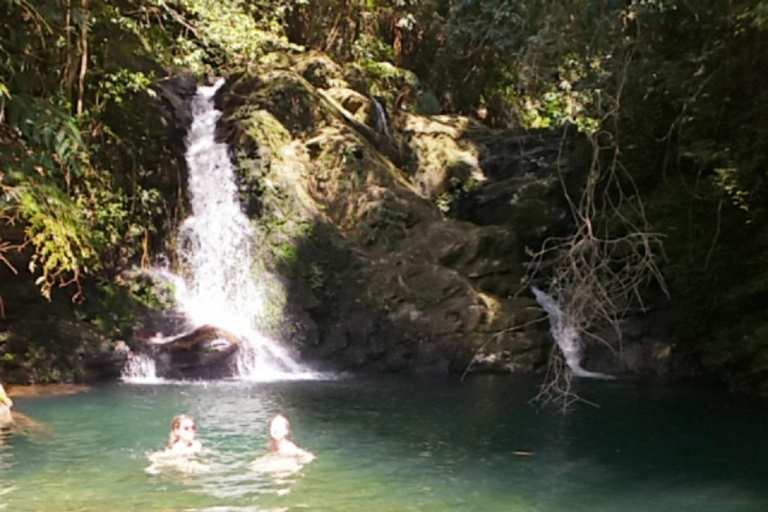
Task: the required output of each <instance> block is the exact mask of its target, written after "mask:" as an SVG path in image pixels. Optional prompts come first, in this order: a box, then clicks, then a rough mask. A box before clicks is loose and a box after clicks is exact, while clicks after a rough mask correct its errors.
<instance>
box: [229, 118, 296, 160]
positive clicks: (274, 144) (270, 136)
mask: <svg viewBox="0 0 768 512" xmlns="http://www.w3.org/2000/svg"><path fill="white" fill-rule="evenodd" d="M246 108H247V107H246ZM238 116H242V117H241V119H242V120H241V121H240V123H241V126H242V127H243V129H244V130H245V131H246V133H247V134H248V135H249V136H250V137H251V138H252V139H253V140H254V141H256V143H257V144H258V145H259V147H267V148H269V150H270V152H271V153H272V155H273V156H277V155H278V154H279V151H280V148H282V147H283V146H285V145H286V144H289V143H290V142H291V134H290V132H289V131H288V130H287V129H286V128H285V126H283V125H282V123H280V121H278V120H277V118H275V116H273V115H272V114H271V113H269V112H268V111H266V110H263V109H256V110H252V111H251V112H247V113H244V112H242V111H241V112H239V113H238Z"/></svg>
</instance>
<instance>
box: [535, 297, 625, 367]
mask: <svg viewBox="0 0 768 512" xmlns="http://www.w3.org/2000/svg"><path fill="white" fill-rule="evenodd" d="M531 291H532V292H533V295H534V296H535V297H536V302H538V303H539V305H540V306H541V307H542V308H544V311H546V312H547V314H548V315H549V332H550V333H551V334H552V338H554V340H555V342H556V343H557V346H558V347H560V351H561V352H562V353H563V357H565V364H567V365H568V368H570V369H571V372H572V373H573V375H575V376H576V377H590V378H593V379H613V378H615V377H614V376H613V375H607V374H605V373H599V372H590V371H589V370H585V369H584V368H582V367H581V337H580V336H579V332H578V330H577V329H576V327H575V326H574V325H572V324H571V323H570V321H569V319H568V317H566V316H565V314H564V313H563V312H562V310H561V309H560V306H559V305H558V303H557V301H555V299H554V298H552V296H551V295H549V294H548V293H546V292H543V291H541V290H539V289H538V288H536V287H535V286H532V287H531Z"/></svg>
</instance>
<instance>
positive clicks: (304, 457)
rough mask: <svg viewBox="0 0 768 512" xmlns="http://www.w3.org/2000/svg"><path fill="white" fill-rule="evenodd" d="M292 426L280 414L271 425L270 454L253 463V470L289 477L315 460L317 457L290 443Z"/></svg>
mask: <svg viewBox="0 0 768 512" xmlns="http://www.w3.org/2000/svg"><path fill="white" fill-rule="evenodd" d="M290 431H291V424H290V423H289V421H288V418H286V417H285V416H283V415H282V414H278V415H277V416H275V417H274V418H272V421H271V422H270V423H269V436H270V438H271V439H270V440H269V444H268V445H267V448H268V450H269V452H268V453H266V454H264V455H262V456H261V457H259V458H257V459H256V460H254V461H253V462H252V463H251V470H253V471H258V472H260V473H267V474H271V475H274V476H280V477H283V476H287V475H290V474H293V473H296V472H298V471H300V470H301V468H302V467H304V465H305V464H308V463H310V462H312V461H313V460H315V455H314V454H313V453H311V452H308V451H307V450H303V449H301V448H299V447H298V446H296V445H295V444H294V443H293V442H292V441H289V440H288V439H287V438H288V435H289V434H290Z"/></svg>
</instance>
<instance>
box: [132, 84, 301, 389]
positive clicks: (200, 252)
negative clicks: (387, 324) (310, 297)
mask: <svg viewBox="0 0 768 512" xmlns="http://www.w3.org/2000/svg"><path fill="white" fill-rule="evenodd" d="M223 83H224V80H223V79H220V80H219V81H218V82H216V84H214V85H212V86H204V87H203V86H201V87H199V88H198V90H197V94H196V95H195V97H194V98H193V100H192V105H191V107H192V114H193V121H192V125H191V126H190V128H189V132H188V134H187V138H186V146H187V152H186V161H187V166H188V169H189V183H188V187H189V195H190V203H191V207H192V215H191V216H190V217H188V218H187V219H186V220H185V221H184V223H183V224H182V226H181V229H180V231H179V236H178V241H177V242H178V243H177V251H178V254H179V256H180V259H181V261H182V262H183V267H184V269H185V272H186V274H185V277H184V278H180V277H178V276H176V277H174V278H173V281H174V284H175V290H176V291H175V299H176V303H177V306H178V307H179V309H180V310H181V312H182V313H183V314H184V315H185V316H186V317H187V318H188V319H189V322H190V323H191V324H192V326H191V327H192V328H196V327H200V326H203V325H211V326H217V327H222V328H224V329H226V330H227V331H228V332H231V333H233V334H234V335H236V336H237V337H238V338H239V339H240V340H241V343H240V348H239V350H238V354H237V374H238V376H239V377H240V378H242V379H248V380H275V379H286V378H288V379H291V378H293V379H295V378H308V377H310V376H311V374H310V373H308V372H307V371H305V370H304V369H303V368H302V367H301V366H300V365H299V364H297V363H296V362H295V361H294V360H293V359H292V358H291V356H290V354H289V353H288V352H287V351H286V350H285V349H284V348H283V347H281V346H280V345H279V344H277V343H276V342H275V341H273V340H270V339H269V338H267V337H266V336H264V335H263V334H262V333H261V332H260V329H259V326H258V318H259V316H260V315H262V314H263V312H264V300H263V293H262V292H263V290H262V286H261V283H260V282H259V279H258V278H257V276H256V275H255V274H256V272H255V269H254V268H253V262H254V252H255V247H254V242H253V239H254V230H253V226H252V225H251V223H250V220H249V219H248V218H247V217H246V216H245V214H244V213H243V212H242V210H241V207H240V203H239V201H238V199H237V187H236V184H235V175H234V171H233V168H232V164H231V162H230V159H229V148H228V147H227V145H226V144H222V143H218V142H216V140H215V132H216V123H217V121H218V120H219V117H220V116H221V112H220V111H218V110H216V109H215V106H214V101H213V97H214V95H215V94H216V91H217V90H218V89H219V88H220V87H221V86H222V85H223ZM159 273H163V272H159ZM142 364H143V365H136V366H137V367H139V368H142V367H145V366H146V364H144V363H142ZM128 377H129V378H130V377H131V376H128ZM139 377H142V376H139Z"/></svg>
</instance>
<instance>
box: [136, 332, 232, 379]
mask: <svg viewBox="0 0 768 512" xmlns="http://www.w3.org/2000/svg"><path fill="white" fill-rule="evenodd" d="M240 343H241V340H240V338H239V337H238V336H236V335H235V334H233V333H231V332H229V331H227V330H226V329H222V328H220V327H214V326H211V325H203V326H201V327H197V328H196V329H193V330H192V331H190V332H186V333H184V334H181V335H178V336H174V337H171V338H168V339H163V340H159V341H158V340H154V339H153V340H147V341H145V350H148V351H149V352H150V354H151V355H152V357H153V358H154V359H155V361H156V363H157V364H156V367H157V370H156V371H157V375H158V377H163V378H170V379H219V378H226V377H231V376H232V375H233V374H234V372H235V368H234V359H233V356H234V355H235V354H236V353H237V350H238V348H239V347H240Z"/></svg>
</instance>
